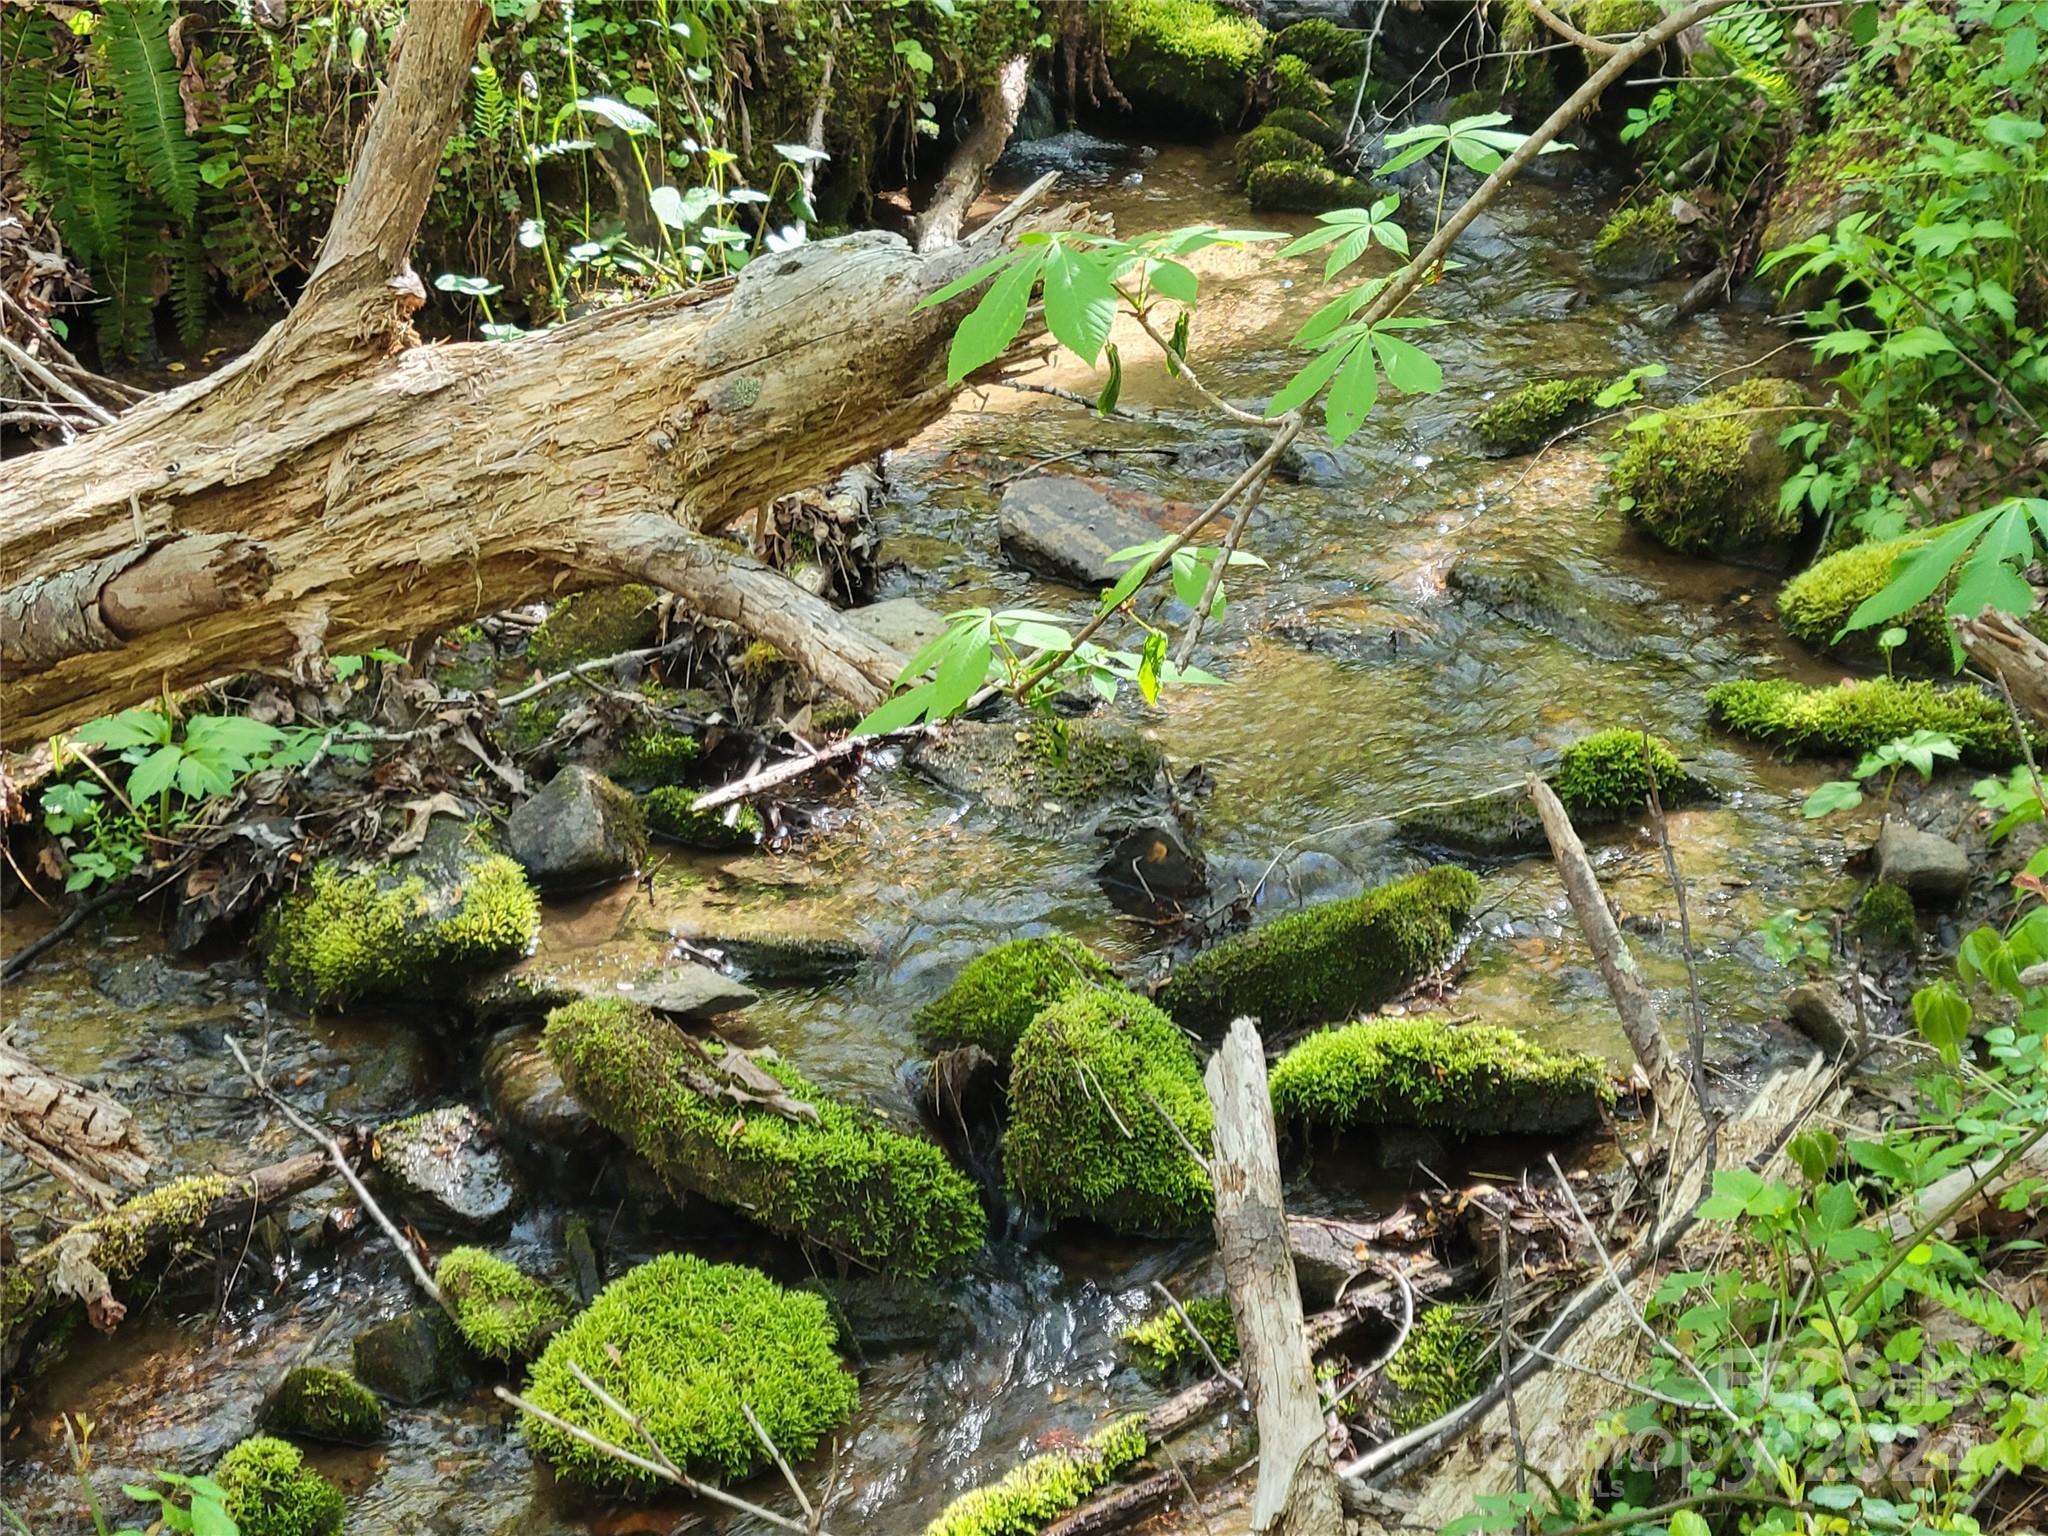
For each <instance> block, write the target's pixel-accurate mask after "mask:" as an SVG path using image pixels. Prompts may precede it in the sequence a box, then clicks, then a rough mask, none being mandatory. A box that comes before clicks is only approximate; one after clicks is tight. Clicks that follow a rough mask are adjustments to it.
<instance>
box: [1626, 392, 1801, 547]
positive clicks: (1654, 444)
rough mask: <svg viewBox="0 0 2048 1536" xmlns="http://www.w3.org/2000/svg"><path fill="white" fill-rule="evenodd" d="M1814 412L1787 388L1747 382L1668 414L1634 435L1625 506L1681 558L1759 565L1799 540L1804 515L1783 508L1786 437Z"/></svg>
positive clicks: (1628, 436) (1628, 438) (1630, 441)
mask: <svg viewBox="0 0 2048 1536" xmlns="http://www.w3.org/2000/svg"><path fill="white" fill-rule="evenodd" d="M1805 405H1806V396H1805V392H1804V391H1803V390H1801V389H1800V387H1799V386H1798V385H1797V384H1794V383H1792V382H1791V381H1790V380H1789V379H1745V380H1744V381H1743V382H1742V383H1740V384H1737V385H1736V386H1734V387H1733V388H1732V389H1724V390H1722V391H1720V392H1719V393H1718V394H1713V395H1709V396H1707V398H1706V399H1704V400H1701V401H1698V402H1697V403H1695V404H1692V405H1682V406H1679V407H1678V408H1677V409H1675V410H1670V411H1665V412H1663V413H1662V415H1661V417H1660V418H1659V419H1658V420H1657V421H1656V423H1655V425H1652V426H1650V427H1648V428H1646V429H1645V430H1643V431H1640V432H1630V433H1628V434H1626V442H1625V445H1624V447H1623V448H1622V450H1621V456H1620V457H1619V458H1618V459H1617V460H1616V461H1615V465H1614V490H1615V493H1616V496H1617V504H1618V505H1619V506H1620V507H1621V508H1622V509H1623V510H1624V511H1625V512H1627V513H1628V516H1629V519H1630V521H1632V522H1634V523H1635V524H1636V526H1637V527H1639V528H1641V529H1642V530H1643V531H1644V532H1645V533H1647V534H1649V536H1650V537H1651V538H1653V539H1655V540H1656V541H1657V542H1658V543H1660V544H1662V545H1664V546H1665V547H1666V548H1668V549H1675V550H1677V551H1678V552H1679V553H1681V554H1714V555H1760V554H1764V553H1767V552H1768V551H1769V550H1770V549H1771V548H1772V547H1773V546H1777V545H1782V544H1783V543H1785V542H1786V541H1787V540H1789V539H1791V538H1793V537H1795V536H1796V535H1797V534H1798V532H1799V529H1800V524H1801V522H1802V521H1803V516H1802V507H1801V506H1800V505H1794V506H1791V507H1781V506H1780V505H1779V503H1778V487H1779V486H1780V485H1782V484H1783V483H1784V480H1785V476H1786V474H1787V473H1788V472H1789V470H1790V462H1789V460H1788V459H1787V458H1786V454H1785V450H1784V449H1783V448H1781V447H1779V446H1778V434H1779V433H1780V432H1781V431H1783V430H1784V429H1785V427H1786V426H1788V425H1790V424H1791V422H1792V420H1793V419H1794V417H1795V416H1796V415H1797V413H1798V412H1800V411H1801V410H1802V409H1803V408H1804V407H1805Z"/></svg>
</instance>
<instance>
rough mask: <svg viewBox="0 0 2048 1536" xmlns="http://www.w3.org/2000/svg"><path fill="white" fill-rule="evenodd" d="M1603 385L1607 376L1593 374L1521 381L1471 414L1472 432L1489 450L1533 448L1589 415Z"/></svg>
mask: <svg viewBox="0 0 2048 1536" xmlns="http://www.w3.org/2000/svg"><path fill="white" fill-rule="evenodd" d="M1606 387H1607V384H1606V380H1604V379H1601V378H1599V377H1597V376H1592V375H1586V376H1582V377H1579V378H1575V379H1545V380H1543V381H1541V382H1540V383H1536V384H1524V385H1523V386H1522V387H1521V388H1520V389H1515V390H1510V391H1509V392H1508V393H1507V394H1505V395H1502V396H1501V397H1500V398H1499V399H1498V400H1495V401H1494V402H1493V403H1492V404H1491V405H1489V406H1487V408H1486V409H1485V410H1483V411H1481V412H1480V413H1479V414H1478V415H1477V416H1475V417H1473V418H1472V431H1473V434H1474V435H1475V436H1476V437H1477V438H1478V439H1479V446H1480V447H1481V448H1483V449H1485V450H1486V452H1488V453H1490V454H1496V455H1500V456H1503V457H1505V456H1506V455H1508V454H1515V453H1531V452H1534V451H1535V450H1536V449H1538V448H1540V447H1542V446H1543V445H1544V444H1545V443H1546V442H1548V441H1549V440H1550V439H1551V438H1553V437H1555V436H1556V435H1557V434H1558V433H1560V432H1562V431H1564V430H1565V429H1566V428H1567V427H1574V426H1577V425H1578V424H1579V423H1580V422H1582V421H1584V420H1585V419H1586V418H1587V417H1589V416H1591V415H1592V414H1593V413H1594V411H1595V410H1596V409H1597V407H1595V406H1594V404H1593V397H1594V396H1595V395H1597V394H1599V393H1600V391H1601V390H1603V389H1605V388H1606Z"/></svg>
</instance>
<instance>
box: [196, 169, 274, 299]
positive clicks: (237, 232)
mask: <svg viewBox="0 0 2048 1536" xmlns="http://www.w3.org/2000/svg"><path fill="white" fill-rule="evenodd" d="M200 223H201V224H202V225H203V226H204V228H205V238H206V254H207V255H208V257H209V258H211V260H212V262H213V268H214V270H215V271H216V272H218V273H220V275H221V276H222V277H223V278H224V279H225V280H226V282H227V285H228V291H229V292H230V293H232V294H233V295H234V296H235V298H237V299H239V300H241V301H242V302H244V303H246V302H248V301H249V300H250V299H253V298H255V297H256V296H257V295H259V294H261V293H264V292H265V291H267V290H268V289H270V288H271V287H272V286H274V285H275V283H276V281H277V279H278V276H279V275H280V274H281V273H283V272H285V271H286V270H287V269H289V268H290V266H291V265H292V258H291V253H290V252H289V251H287V250H286V249H285V248H284V244H283V242H282V241H281V240H280V239H279V238H278V236H277V232H276V231H275V230H274V229H272V228H271V225H270V221H269V220H268V219H267V218H265V217H264V215H263V210H262V208H261V207H260V206H258V205H257V203H256V200H255V197H254V195H253V194H252V193H251V192H250V191H249V189H248V187H247V185H246V183H245V182H244V181H242V180H240V179H238V180H237V181H236V182H235V183H234V184H233V188H232V190H227V189H222V190H217V191H215V192H214V193H212V195H210V196H209V197H208V198H207V199H206V200H205V202H203V203H202V204H201V205H200Z"/></svg>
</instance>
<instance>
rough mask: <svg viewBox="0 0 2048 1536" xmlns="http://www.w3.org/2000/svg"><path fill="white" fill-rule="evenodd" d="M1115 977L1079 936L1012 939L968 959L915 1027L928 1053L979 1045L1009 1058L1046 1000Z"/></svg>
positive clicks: (1000, 1058) (916, 1020) (921, 1012)
mask: <svg viewBox="0 0 2048 1536" xmlns="http://www.w3.org/2000/svg"><path fill="white" fill-rule="evenodd" d="M1115 981H1116V973H1115V972H1113V971H1111V970H1110V968H1109V963H1108V962H1107V961H1106V960H1104V959H1103V958H1102V957H1101V956H1100V955H1098V954H1096V953H1095V951H1094V950H1092V949H1090V948H1089V947H1088V946H1087V945H1085V944H1083V943H1082V942H1081V941H1080V940H1079V939H1071V938H1068V937H1067V936H1066V935H1065V934H1049V935H1047V936H1045V937H1043V938H1035V939H1011V940H1010V941H1009V942H1008V943H1006V944H998V945H997V946H996V947H995V948H994V949H991V950H988V951H986V952H984V953H982V954H979V955H977V956H975V957H974V958H973V959H972V960H970V961H968V962H967V964H966V965H965V966H963V967H962V968H961V971H960V974H959V975H958V976H957V977H955V978H954V980H953V984H952V985H951V986H950V987H948V988H946V990H945V991H944V992H943V993H941V994H940V995H939V996H938V997H936V998H934V999H933V1000H932V1001H931V1002H929V1003H926V1004H925V1005H924V1007H922V1008H920V1009H918V1010H917V1013H916V1014H915V1015H914V1016H913V1017H912V1019H911V1027H912V1028H913V1029H915V1030H916V1032H917V1039H918V1043H919V1044H920V1045H922V1046H923V1047H924V1048H925V1049H926V1050H928V1051H943V1050H946V1049H948V1048H950V1047H952V1046H956V1045H978V1046H980V1047H981V1048H982V1049H983V1050H985V1051H987V1052H988V1053H989V1054H990V1055H991V1056H993V1057H995V1058H996V1059H997V1060H998V1061H1006V1060H1008V1059H1009V1055H1010V1052H1011V1051H1012V1050H1014V1049H1015V1048H1016V1044H1017V1039H1018V1037H1019V1036H1020V1035H1022V1034H1023V1033H1024V1029H1025V1026H1026V1025H1028V1024H1030V1022H1031V1021H1032V1020H1033V1019H1034V1018H1036V1017H1037V1016H1038V1014H1039V1011H1040V1010H1041V1009H1043V1008H1044V1007H1045V1006H1046V1005H1047V1004H1049V1003H1054V1002H1057V1001H1059V999H1060V998H1062V997H1064V996H1066V995H1067V993H1068V992H1069V991H1071V990H1072V989H1073V988H1075V987H1077V986H1080V985H1083V984H1086V983H1089V982H1102V983H1109V984H1114V983H1115Z"/></svg>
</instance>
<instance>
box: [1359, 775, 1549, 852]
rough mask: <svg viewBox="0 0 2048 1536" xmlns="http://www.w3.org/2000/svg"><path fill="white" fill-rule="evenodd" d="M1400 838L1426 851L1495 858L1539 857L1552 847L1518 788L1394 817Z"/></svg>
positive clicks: (1438, 803) (1415, 809) (1444, 802)
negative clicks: (1523, 855) (1441, 850)
mask: <svg viewBox="0 0 2048 1536" xmlns="http://www.w3.org/2000/svg"><path fill="white" fill-rule="evenodd" d="M1394 835H1395V836H1397V837H1399V838H1400V839H1402V840H1403V841H1404V842H1408V843H1413V844H1416V845H1418V846H1420V847H1423V848H1442V849H1446V850H1450V851H1452V852H1457V853H1476V854H1482V855H1485V856H1487V857H1490V858H1507V857H1509V856H1511V855H1514V854H1522V853H1534V852H1537V851H1539V850H1540V849H1542V848H1544V847H1547V846H1548V844H1547V842H1546V840H1545V838H1544V835H1543V823H1542V821H1541V819H1539V818H1538V816H1537V815H1536V804H1535V802H1534V801H1532V800H1531V799H1530V798H1529V795H1528V792H1527V791H1526V790H1524V789H1522V788H1520V787H1519V786H1517V785H1513V784H1510V785H1507V786H1506V787H1504V788H1501V789H1496V790H1489V791H1487V792H1486V793H1483V794H1477V795H1466V796H1464V797H1463V798H1461V799H1457V800H1437V801H1432V802H1430V803H1429V804H1427V805H1418V806H1415V807H1413V808H1411V809H1409V810H1405V811H1402V812H1401V813H1400V814H1399V815H1397V816H1396V817H1395V818H1394Z"/></svg>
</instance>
